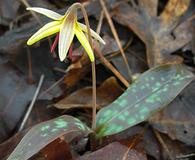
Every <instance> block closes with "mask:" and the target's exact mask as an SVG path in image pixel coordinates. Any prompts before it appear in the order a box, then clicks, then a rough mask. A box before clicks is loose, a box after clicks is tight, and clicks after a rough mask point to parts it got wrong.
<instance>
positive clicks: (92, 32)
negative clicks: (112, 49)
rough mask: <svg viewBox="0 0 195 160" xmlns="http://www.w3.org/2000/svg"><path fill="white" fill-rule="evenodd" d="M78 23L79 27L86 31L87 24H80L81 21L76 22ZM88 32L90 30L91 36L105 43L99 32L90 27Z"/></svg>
mask: <svg viewBox="0 0 195 160" xmlns="http://www.w3.org/2000/svg"><path fill="white" fill-rule="evenodd" d="M78 24H79V26H80V27H81V29H82V30H83V31H84V32H86V33H87V26H86V25H84V24H82V23H79V22H78ZM90 32H91V36H92V37H93V38H95V39H96V40H98V41H99V42H101V43H102V44H104V45H105V44H106V43H105V41H104V40H103V39H102V38H101V37H100V36H99V34H97V33H96V32H95V31H93V30H92V29H90Z"/></svg>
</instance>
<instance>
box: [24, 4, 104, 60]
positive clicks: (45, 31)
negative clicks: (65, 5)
mask: <svg viewBox="0 0 195 160" xmlns="http://www.w3.org/2000/svg"><path fill="white" fill-rule="evenodd" d="M77 9H78V7H77V6H76V5H72V6H71V7H70V8H69V9H68V10H67V12H66V13H65V14H64V15H60V14H58V13H56V12H54V11H51V10H49V9H45V8H39V7H31V8H27V10H31V11H35V12H38V13H40V14H43V15H45V16H47V17H49V18H51V19H52V20H53V21H52V22H50V23H47V24H46V25H45V26H43V27H42V28H41V29H39V30H38V31H37V32H36V33H35V34H34V35H33V36H32V37H31V38H30V39H29V40H28V42H27V44H28V45H32V44H34V43H36V42H37V41H39V40H41V39H43V38H45V37H48V36H50V35H53V34H55V33H58V32H59V46H58V49H59V58H60V60H61V61H63V60H64V59H65V58H66V55H67V52H68V50H69V48H70V45H71V43H72V41H73V38H74V35H76V37H77V39H78V40H79V41H80V43H81V44H82V46H83V48H84V49H85V51H86V52H87V54H88V56H89V58H90V60H91V61H92V62H93V61H94V54H93V50H92V48H91V46H90V44H89V42H88V39H87V38H86V36H85V34H84V33H87V26H86V25H84V24H82V23H79V22H78V21H77ZM90 32H91V35H92V37H93V38H95V39H96V40H98V41H99V42H101V43H103V44H105V42H104V40H103V39H102V38H101V37H100V36H99V35H98V34H97V33H96V32H95V31H93V30H92V29H90Z"/></svg>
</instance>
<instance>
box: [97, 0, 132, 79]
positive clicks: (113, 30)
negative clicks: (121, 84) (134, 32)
mask: <svg viewBox="0 0 195 160" xmlns="http://www.w3.org/2000/svg"><path fill="white" fill-rule="evenodd" d="M99 1H100V4H101V6H102V8H103V10H104V13H105V15H106V18H107V21H108V24H109V25H110V28H111V31H112V33H113V35H114V38H115V40H116V43H117V45H118V47H119V50H120V52H121V55H122V57H123V60H124V62H125V65H126V68H127V71H128V74H129V77H130V81H132V71H131V69H130V67H129V64H128V60H127V58H126V56H125V52H124V50H123V47H122V45H121V42H120V39H119V36H118V34H117V31H116V29H115V27H114V24H113V22H112V19H111V17H110V14H109V13H108V10H107V8H106V5H105V2H104V0H99Z"/></svg>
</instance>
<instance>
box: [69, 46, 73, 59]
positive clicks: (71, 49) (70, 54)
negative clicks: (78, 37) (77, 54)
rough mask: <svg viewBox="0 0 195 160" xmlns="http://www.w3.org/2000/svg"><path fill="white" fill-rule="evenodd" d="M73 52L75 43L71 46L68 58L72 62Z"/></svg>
mask: <svg viewBox="0 0 195 160" xmlns="http://www.w3.org/2000/svg"><path fill="white" fill-rule="evenodd" d="M72 52H73V43H72V44H71V45H70V48H69V50H68V58H70V60H72Z"/></svg>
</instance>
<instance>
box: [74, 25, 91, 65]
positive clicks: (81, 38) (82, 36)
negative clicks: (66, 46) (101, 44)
mask: <svg viewBox="0 0 195 160" xmlns="http://www.w3.org/2000/svg"><path fill="white" fill-rule="evenodd" d="M74 30H75V34H76V36H77V38H78V40H79V42H80V43H81V44H82V46H83V48H84V49H85V51H86V52H87V54H88V56H89V58H90V60H91V62H93V61H94V59H95V58H94V54H93V50H92V48H91V46H90V44H89V41H88V39H87V38H86V36H85V34H84V33H83V31H82V30H81V28H80V27H79V26H78V25H76V26H75V29H74Z"/></svg>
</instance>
